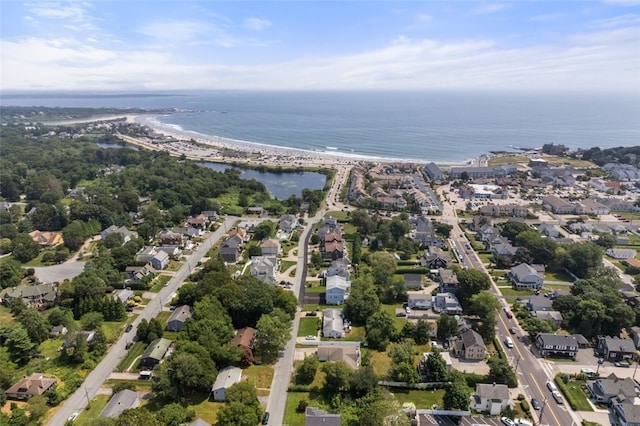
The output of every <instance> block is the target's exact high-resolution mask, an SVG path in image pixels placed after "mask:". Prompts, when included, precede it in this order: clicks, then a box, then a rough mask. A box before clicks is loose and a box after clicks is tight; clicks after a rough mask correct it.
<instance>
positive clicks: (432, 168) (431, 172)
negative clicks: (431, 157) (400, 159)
mask: <svg viewBox="0 0 640 426" xmlns="http://www.w3.org/2000/svg"><path fill="white" fill-rule="evenodd" d="M424 172H425V173H426V174H427V176H429V178H430V179H433V180H442V179H444V171H443V170H442V169H441V168H440V167H438V165H437V164H436V163H427V165H426V166H424Z"/></svg>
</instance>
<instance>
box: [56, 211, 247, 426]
mask: <svg viewBox="0 0 640 426" xmlns="http://www.w3.org/2000/svg"><path fill="white" fill-rule="evenodd" d="M238 219H239V218H237V217H228V218H227V219H225V221H224V222H223V223H222V224H221V225H220V227H218V229H217V230H216V231H215V232H213V233H211V234H210V235H209V236H208V237H207V238H206V239H205V240H204V241H203V242H202V244H200V246H199V247H198V248H197V249H196V251H195V252H194V253H193V254H191V255H190V256H189V258H188V260H187V261H186V262H185V263H184V265H182V267H181V268H180V269H179V270H178V271H177V272H176V273H175V275H174V276H173V277H172V278H171V279H170V280H169V282H168V283H167V285H166V286H165V287H163V288H162V289H161V290H160V291H159V292H158V294H157V295H156V297H155V298H154V299H153V300H152V301H151V302H149V304H148V305H147V306H146V307H145V308H144V309H143V310H142V312H141V313H140V315H138V317H137V318H136V319H135V320H134V321H133V322H132V325H133V330H135V329H136V327H137V326H138V324H139V323H140V321H142V319H146V320H147V321H149V320H150V319H151V318H155V317H156V315H158V313H159V312H160V311H161V310H162V306H163V304H164V303H166V302H168V301H169V298H170V297H172V295H173V294H174V293H175V292H176V290H177V289H178V288H179V287H180V286H181V285H182V283H183V282H184V280H185V278H186V277H187V276H188V275H189V274H190V273H191V271H193V270H194V269H195V267H196V266H197V265H198V262H199V261H200V259H202V258H203V257H204V256H205V255H206V254H207V252H208V251H209V250H210V249H211V248H212V247H213V246H214V245H215V243H216V242H218V240H220V238H222V236H223V235H224V234H226V233H227V230H229V229H230V228H231V225H233V223H235V222H236V221H237V220H238ZM133 333H135V331H132V332H131V334H129V333H125V334H123V335H122V336H121V337H120V339H118V340H117V341H116V342H115V343H114V344H113V345H111V347H110V348H109V352H108V353H107V354H106V355H105V357H104V358H103V359H102V361H100V364H98V365H97V366H96V367H95V368H94V369H93V371H91V372H90V373H89V375H87V378H86V379H85V381H84V383H83V384H82V386H80V387H79V388H78V389H77V390H76V391H75V392H74V393H73V394H72V395H71V396H70V397H69V398H68V399H67V400H66V401H65V402H64V403H63V404H62V406H61V407H60V408H59V409H58V411H56V413H55V414H54V415H53V416H52V417H51V419H50V420H49V422H48V423H47V424H49V425H51V426H59V425H63V424H64V423H65V422H66V421H67V419H68V418H69V417H70V416H71V415H72V414H73V413H74V412H79V411H81V410H83V409H84V408H85V407H86V406H87V404H88V403H89V401H90V400H91V399H92V398H93V397H94V396H96V394H97V393H98V390H99V389H100V387H101V386H102V384H103V383H104V381H105V380H107V378H108V377H109V375H110V374H111V373H112V372H113V370H114V369H115V368H116V367H117V366H118V364H119V363H120V361H121V360H122V358H123V357H124V356H125V354H126V352H127V349H126V344H127V341H129V340H131V338H132V337H133Z"/></svg>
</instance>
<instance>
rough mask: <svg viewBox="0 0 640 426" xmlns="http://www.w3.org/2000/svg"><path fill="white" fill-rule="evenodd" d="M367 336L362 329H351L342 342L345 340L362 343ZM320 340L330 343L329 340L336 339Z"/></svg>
mask: <svg viewBox="0 0 640 426" xmlns="http://www.w3.org/2000/svg"><path fill="white" fill-rule="evenodd" d="M366 335H367V332H366V330H365V329H364V327H354V326H352V327H351V331H350V332H349V333H347V335H346V337H345V338H344V339H342V340H346V341H348V342H357V341H364V338H365V336H366ZM322 340H326V341H331V340H336V339H324V338H323V339H322ZM337 340H341V339H337Z"/></svg>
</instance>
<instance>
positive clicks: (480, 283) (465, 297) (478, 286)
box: [456, 269, 491, 310]
mask: <svg viewBox="0 0 640 426" xmlns="http://www.w3.org/2000/svg"><path fill="white" fill-rule="evenodd" d="M456 276H457V277H458V283H459V290H458V292H457V293H456V295H457V296H458V301H459V302H460V305H461V306H462V309H465V310H466V309H468V308H469V304H470V302H471V297H472V296H473V295H474V294H478V293H480V292H481V291H482V290H489V288H490V287H491V281H490V280H489V276H488V275H487V274H485V273H484V272H482V271H479V270H477V269H460V270H459V271H458V272H456Z"/></svg>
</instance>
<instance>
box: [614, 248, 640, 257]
mask: <svg viewBox="0 0 640 426" xmlns="http://www.w3.org/2000/svg"><path fill="white" fill-rule="evenodd" d="M636 254H638V252H637V251H635V250H634V249H616V248H610V249H607V256H611V257H613V258H614V259H632V258H634V257H636Z"/></svg>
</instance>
